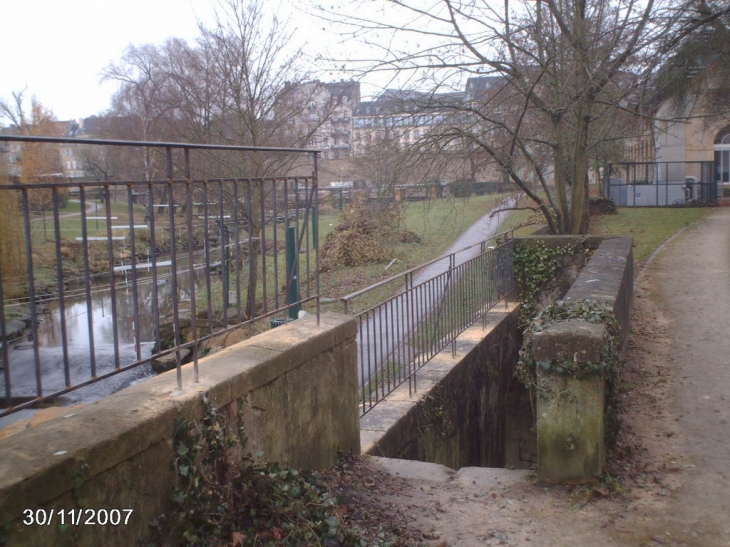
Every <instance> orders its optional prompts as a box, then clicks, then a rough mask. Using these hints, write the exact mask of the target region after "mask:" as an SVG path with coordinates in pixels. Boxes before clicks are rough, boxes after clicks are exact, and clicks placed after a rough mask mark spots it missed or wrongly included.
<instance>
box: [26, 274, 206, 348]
mask: <svg viewBox="0 0 730 547" xmlns="http://www.w3.org/2000/svg"><path fill="white" fill-rule="evenodd" d="M193 281H194V283H195V290H196V292H198V291H200V290H201V289H202V290H205V286H206V282H205V273H204V271H203V270H202V269H200V270H196V271H195V273H194V276H193ZM177 283H178V304H179V305H180V306H181V307H188V306H189V302H190V298H191V295H192V291H191V289H190V283H191V275H190V273H189V272H183V273H179V274H178V276H177ZM155 288H156V289H157V290H156V292H157V295H156V297H157V308H158V310H159V315H160V317H162V318H164V317H166V316H170V315H172V310H173V296H174V295H173V283H171V278H170V276H169V274H167V275H165V274H161V275H159V276H158V278H157V281H156V283H155V282H154V281H153V279H152V277H151V276H149V275H147V276H144V277H140V278H139V279H138V283H137V291H136V293H137V294H136V299H137V302H138V306H137V312H136V313H135V306H134V303H135V291H134V290H133V289H132V288H131V280H130V282H129V283H125V281H124V280H123V279H122V280H117V285H116V290H115V295H116V310H114V308H113V306H112V291H111V288H110V285H109V283H108V282H106V283H97V284H94V286H93V287H92V289H91V302H90V304H88V303H87V301H86V297H85V295H82V296H74V297H73V298H66V299H65V302H64V304H65V306H64V310H63V320H64V321H65V324H66V338H67V343H68V345H69V346H76V347H79V346H82V347H83V346H86V347H90V345H91V339H90V337H89V332H91V333H92V336H93V342H94V345H97V346H98V345H107V344H108V345H112V344H114V330H115V328H116V331H117V335H118V337H119V344H135V343H137V342H138V341H139V342H140V343H144V342H154V341H155V330H156V325H155V315H154V310H155ZM89 314H90V316H91V326H90V325H89ZM61 320H62V317H61V308H60V302H59V301H58V300H55V301H53V302H51V303H50V304H49V305H48V308H47V309H46V312H45V315H44V318H43V320H42V321H41V322H40V324H39V325H38V344H39V346H41V347H59V346H61V345H62V343H63V340H62V333H63V331H62V328H61ZM137 328H138V329H139V333H137ZM137 334H139V340H137V338H136V337H137Z"/></svg>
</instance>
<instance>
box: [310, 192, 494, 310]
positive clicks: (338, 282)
mask: <svg viewBox="0 0 730 547" xmlns="http://www.w3.org/2000/svg"><path fill="white" fill-rule="evenodd" d="M502 197H503V195H502V194H491V195H485V196H472V197H470V198H459V199H438V200H430V201H422V202H408V203H406V204H405V215H404V218H403V225H402V228H403V229H404V230H411V231H413V232H415V233H417V234H418V236H419V237H420V238H421V242H420V243H396V244H394V245H393V248H392V257H393V259H396V262H395V263H394V264H393V265H392V266H391V267H390V268H389V269H388V270H387V271H385V267H386V266H387V264H371V265H367V266H356V267H350V268H342V269H339V270H336V271H329V272H324V273H322V274H321V276H320V281H321V286H322V290H321V294H322V296H324V297H328V298H340V297H342V296H345V295H347V294H350V293H353V292H355V291H357V290H359V289H361V288H364V287H367V286H369V285H372V284H374V283H377V282H379V281H382V280H385V279H387V278H389V277H391V276H394V275H397V274H399V273H402V272H405V271H407V270H409V269H411V268H415V267H416V266H419V265H421V264H423V263H425V262H428V261H430V260H432V259H434V258H436V257H438V256H439V255H441V254H442V253H443V252H444V251H445V250H446V249H448V248H449V246H450V245H451V244H452V243H453V242H454V240H455V239H456V238H457V237H459V235H461V234H462V233H463V232H464V231H465V230H466V229H467V228H468V227H469V226H471V225H472V224H473V223H474V222H476V221H477V220H478V219H479V218H481V217H482V216H484V215H485V214H486V213H487V212H489V211H490V210H491V209H492V208H493V207H494V204H495V203H496V202H497V201H498V200H499V199H500V198H502ZM338 222H339V214H332V215H320V235H319V238H320V243H322V244H323V243H324V240H325V238H326V234H327V233H329V231H331V230H332V229H334V227H335V226H337V223H338ZM402 286H403V280H402V279H399V280H397V281H395V282H393V283H391V284H388V285H385V286H383V287H381V288H379V289H377V290H373V291H371V292H369V293H368V294H366V295H363V296H362V297H359V298H358V299H357V302H356V303H354V305H355V306H356V308H355V309H354V310H352V309H351V310H350V312H351V313H352V312H353V311H354V312H359V311H363V310H366V309H368V308H370V307H372V306H374V305H376V304H379V303H380V302H382V301H384V300H386V299H387V298H389V297H390V296H392V295H393V293H394V292H395V291H397V290H399V289H400V288H402ZM324 307H325V309H328V310H331V311H340V312H341V311H343V308H342V305H341V304H340V303H339V302H338V303H333V304H327V305H326V306H324Z"/></svg>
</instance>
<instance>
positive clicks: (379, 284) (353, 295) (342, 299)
mask: <svg viewBox="0 0 730 547" xmlns="http://www.w3.org/2000/svg"><path fill="white" fill-rule="evenodd" d="M507 234H510V238H509V239H511V238H512V237H513V234H514V229H512V230H506V231H504V232H501V233H499V234H497V235H495V236H493V237H490V238H489V239H485V240H484V241H480V242H479V243H474V244H473V245H469V246H468V247H464V248H462V249H459V250H457V251H453V252H451V253H449V254H446V255H442V256H440V257H438V258H434V259H433V260H430V261H429V262H424V263H423V264H419V265H418V266H416V267H415V268H411V269H410V270H406V271H405V272H401V273H398V274H395V275H393V276H391V277H389V278H387V279H384V280H382V281H378V282H377V283H373V284H372V285H368V286H367V287H365V288H364V289H360V290H359V291H355V292H353V293H350V294H348V295H345V296H342V297H340V302H349V301H350V300H352V299H353V298H356V297H358V296H361V295H363V294H365V293H367V292H369V291H372V290H375V289H377V288H379V287H382V286H384V285H387V284H389V283H392V282H394V281H396V280H397V279H399V278H401V277H406V276H408V275H411V274H413V273H416V272H418V271H420V270H422V269H423V268H425V267H427V266H430V265H431V264H436V263H437V262H441V261H442V260H446V259H448V258H449V257H451V256H456V255H458V254H460V253H463V252H465V251H468V250H470V249H473V248H474V247H479V246H480V245H484V244H485V243H487V242H489V241H491V240H493V239H499V237H500V236H506V235H507Z"/></svg>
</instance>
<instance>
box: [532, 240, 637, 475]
mask: <svg viewBox="0 0 730 547" xmlns="http://www.w3.org/2000/svg"><path fill="white" fill-rule="evenodd" d="M632 246H633V242H632V240H631V238H607V239H605V240H604V241H602V242H601V244H600V246H599V247H598V249H597V250H596V251H595V253H594V255H593V257H592V258H591V260H590V261H589V263H588V264H587V265H586V266H585V267H584V268H583V270H582V271H581V273H580V275H579V276H578V279H577V280H576V281H575V282H574V283H573V285H572V286H571V288H570V290H569V291H568V293H567V294H566V296H565V298H564V300H573V301H579V300H592V301H594V302H597V303H598V304H601V305H603V306H605V307H606V308H607V309H609V310H610V311H612V312H613V314H614V315H615V317H616V319H617V321H618V323H619V326H620V329H621V335H622V347H621V351H622V352H625V349H626V344H627V338H628V333H629V322H630V315H631V306H632V302H633V252H632ZM604 329H605V326H604V325H597V324H593V323H588V322H585V321H582V320H578V319H571V320H567V321H563V322H559V323H555V324H553V325H551V326H549V327H547V328H546V329H544V330H543V331H542V332H540V333H535V335H534V337H533V345H532V348H533V354H534V357H535V360H536V361H553V360H564V359H566V358H567V359H572V360H573V361H574V362H575V363H576V364H583V363H598V362H600V361H601V352H602V350H603V344H604ZM537 383H538V388H539V392H538V397H537V413H536V414H537V451H538V454H537V457H538V463H537V472H538V480H539V481H541V482H544V483H585V482H594V481H596V480H598V478H599V477H600V475H601V474H602V473H603V468H604V464H605V457H606V447H605V415H604V414H605V412H604V411H605V407H606V378H605V377H604V376H603V375H602V374H599V373H594V374H592V375H587V376H584V377H574V376H564V375H560V374H555V373H552V372H550V371H545V370H543V369H542V368H541V367H538V370H537Z"/></svg>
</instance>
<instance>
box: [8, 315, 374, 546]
mask: <svg viewBox="0 0 730 547" xmlns="http://www.w3.org/2000/svg"><path fill="white" fill-rule="evenodd" d="M356 331H357V326H356V323H355V321H354V320H352V319H351V318H348V317H345V316H341V315H336V314H323V315H322V320H321V324H320V326H317V324H316V320H315V319H314V318H304V319H300V320H297V321H295V322H293V323H291V324H289V325H286V326H283V327H279V328H277V329H274V330H271V331H268V332H266V333H264V334H261V335H259V336H256V337H254V338H251V339H249V340H247V341H245V342H241V343H239V344H237V345H235V346H231V347H229V348H227V349H225V350H222V351H221V352H219V353H216V354H214V355H212V356H210V357H208V358H205V359H202V360H201V361H200V377H201V380H200V383H198V384H195V383H194V382H193V375H192V369H191V365H188V366H186V367H185V368H184V372H183V377H184V384H183V385H184V386H185V388H184V390H183V391H177V390H176V381H175V372H174V371H173V372H171V373H167V374H163V375H161V376H157V377H155V378H151V379H149V380H146V381H145V382H142V383H140V384H137V385H136V386H132V387H130V388H128V389H125V390H123V391H120V392H118V393H116V394H114V395H111V396H109V397H106V398H105V399H102V400H101V401H99V402H97V403H94V404H91V405H88V406H86V407H83V408H81V409H75V410H73V411H71V412H69V414H68V415H67V416H65V417H61V418H57V419H54V420H50V421H48V422H45V423H43V424H40V425H38V426H37V427H34V428H32V429H28V430H25V431H23V432H21V433H18V434H16V435H13V436H12V437H9V438H7V439H4V440H2V441H0V452H1V453H2V458H0V530H4V532H3V533H4V539H5V541H6V543H5V544H7V545H9V546H15V545H28V546H41V545H43V546H46V545H48V546H50V545H53V546H54V547H61V546H64V545H69V546H71V545H73V546H77V545H78V546H91V545H103V546H129V545H137V544H138V542H139V541H140V540H142V539H143V538H145V537H147V536H148V535H149V528H148V525H147V523H148V522H149V521H150V520H151V519H152V518H154V517H156V516H159V515H160V514H161V513H163V512H164V511H166V510H167V509H168V508H169V507H170V505H171V494H172V491H173V487H174V485H175V480H176V476H175V472H174V469H173V462H174V454H173V433H174V428H175V423H176V420H177V419H178V418H179V417H180V416H182V417H185V418H186V419H188V420H197V419H200V418H201V417H202V415H203V411H204V405H203V401H202V394H204V393H205V394H207V395H208V397H209V398H210V399H211V400H212V401H213V402H214V404H215V405H216V406H217V407H218V408H221V409H222V410H223V411H224V412H229V413H235V415H238V412H239V410H241V414H242V416H243V420H244V427H245V431H246V435H247V437H248V444H247V446H246V449H247V450H249V451H250V452H251V453H252V454H259V453H260V454H261V456H260V457H261V459H262V460H267V461H279V462H282V463H284V464H286V465H289V466H291V467H295V468H317V467H327V466H330V465H332V464H333V463H334V462H335V460H336V457H337V451H338V450H342V451H345V452H353V453H359V451H360V437H359V419H358V410H357V409H358V396H357V395H358V394H357V352H356V343H355V337H356ZM239 405H243V406H242V408H241V407H239ZM25 509H32V510H36V509H45V510H47V511H50V510H55V511H56V516H55V518H53V520H52V522H51V524H50V525H46V526H37V525H33V526H26V525H24V524H23V520H24V518H26V517H25V516H24V513H23V510H25ZM72 509H73V510H78V509H108V510H109V509H132V510H133V512H132V514H131V517H130V518H129V522H128V523H127V525H120V526H108V525H107V526H91V525H88V526H83V525H81V526H69V527H68V528H67V529H66V530H65V531H63V530H62V528H63V527H61V526H59V525H60V524H61V522H60V516H59V515H58V511H59V510H64V511H69V510H72ZM46 514H47V515H48V514H49V513H46ZM2 538H3V536H2V535H0V543H3V542H2Z"/></svg>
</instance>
